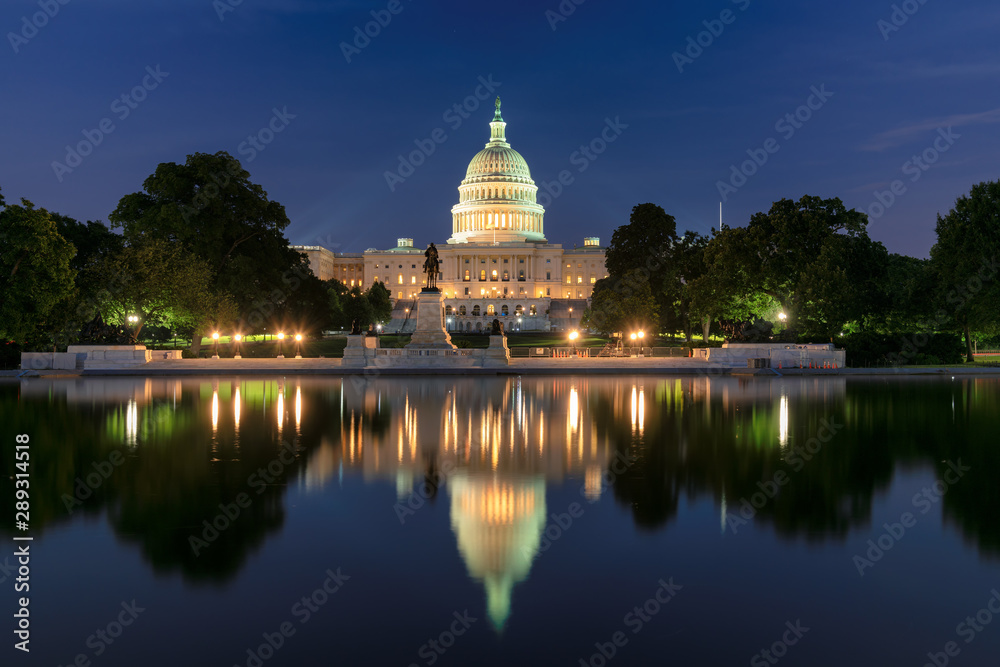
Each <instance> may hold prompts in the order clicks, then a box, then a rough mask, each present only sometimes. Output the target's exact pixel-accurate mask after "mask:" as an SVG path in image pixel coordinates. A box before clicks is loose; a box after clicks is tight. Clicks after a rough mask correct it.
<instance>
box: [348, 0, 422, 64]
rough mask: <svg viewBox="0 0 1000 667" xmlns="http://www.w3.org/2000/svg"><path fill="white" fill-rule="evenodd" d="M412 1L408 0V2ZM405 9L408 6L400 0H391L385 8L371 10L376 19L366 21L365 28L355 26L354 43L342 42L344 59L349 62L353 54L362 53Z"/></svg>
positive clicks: (373, 17)
mask: <svg viewBox="0 0 1000 667" xmlns="http://www.w3.org/2000/svg"><path fill="white" fill-rule="evenodd" d="M410 1H411V0H407V2H410ZM404 9H406V7H404V6H403V3H402V2H400V0H389V2H388V4H386V6H385V9H378V10H376V9H373V10H371V15H372V19H374V20H372V21H368V22H367V23H365V27H364V29H363V30H362V28H361V26H360V25H356V26H354V40H353V45H352V44H348V43H347V42H341V43H340V52H341V53H343V54H344V59H345V60H347V63H348V64H350V63H351V58H352V57H353V56H357V55H361V52H362V51H363V50H365V49H366V48H368V46H369V45H370V44H371V43H372V40H373V39H375V38H376V37H378V36H379V35H381V34H382V30H383V29H384V28H387V27H389V24H390V23H392V17H394V16H398V15H399V14H401V13H402V11H403V10H404Z"/></svg>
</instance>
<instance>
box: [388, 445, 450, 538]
mask: <svg viewBox="0 0 1000 667" xmlns="http://www.w3.org/2000/svg"><path fill="white" fill-rule="evenodd" d="M454 470H455V464H454V463H453V462H452V461H450V460H446V461H444V462H443V463H442V464H441V468H440V469H439V470H435V471H434V477H433V479H429V480H424V483H423V484H418V485H417V487H416V488H415V489H413V491H411V492H410V495H409V496H407V497H406V500H405V501H404V500H398V501H396V504H395V505H393V506H392V509H393V510H394V511H395V512H396V518H397V519H399V525H401V526H402V525H404V524H405V523H406V520H407V519H408V518H409V517H411V516H413V515H414V514H416V513H417V510H419V509H420V508H422V507H423V506H424V503H425V502H426V501H428V500H430V499H431V498H433V497H434V496H435V495H436V494H437V491H438V489H439V488H441V486H442V485H443V484H444V483H445V481H446V480H447V479H448V476H449V475H450V474H451V473H452V472H453V471H454Z"/></svg>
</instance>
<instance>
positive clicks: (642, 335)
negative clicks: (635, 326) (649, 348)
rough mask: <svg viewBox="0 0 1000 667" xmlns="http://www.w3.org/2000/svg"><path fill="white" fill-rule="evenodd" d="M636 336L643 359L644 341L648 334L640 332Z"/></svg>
mask: <svg viewBox="0 0 1000 667" xmlns="http://www.w3.org/2000/svg"><path fill="white" fill-rule="evenodd" d="M636 335H637V336H638V337H639V356H640V357H641V356H642V339H643V338H645V337H646V332H645V331H640V332H639V333H638V334H636Z"/></svg>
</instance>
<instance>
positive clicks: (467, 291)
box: [465, 287, 469, 296]
mask: <svg viewBox="0 0 1000 667" xmlns="http://www.w3.org/2000/svg"><path fill="white" fill-rule="evenodd" d="M465 296H469V288H468V287H466V288H465Z"/></svg>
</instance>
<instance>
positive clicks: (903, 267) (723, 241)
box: [584, 181, 1000, 361]
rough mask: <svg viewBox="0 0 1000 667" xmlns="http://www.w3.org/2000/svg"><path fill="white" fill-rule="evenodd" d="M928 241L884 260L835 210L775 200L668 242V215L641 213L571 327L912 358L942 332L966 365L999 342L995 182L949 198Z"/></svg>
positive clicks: (672, 225) (864, 227)
mask: <svg viewBox="0 0 1000 667" xmlns="http://www.w3.org/2000/svg"><path fill="white" fill-rule="evenodd" d="M936 235H937V240H936V242H935V244H934V245H933V247H932V248H930V252H929V255H930V256H929V258H926V259H924V258H917V257H909V256H906V255H900V254H895V253H889V252H888V251H887V250H886V248H885V246H883V245H882V244H881V243H879V242H877V241H873V240H872V239H871V238H870V237H869V236H868V217H867V216H866V215H865V214H864V213H861V212H859V211H856V210H853V209H851V210H848V209H847V208H846V207H845V206H844V204H843V202H842V201H841V200H840V199H837V198H833V199H821V198H819V197H814V196H805V197H802V198H801V199H799V200H798V201H793V200H791V199H782V200H780V201H777V202H775V203H774V204H773V205H772V206H771V209H770V210H769V211H767V212H766V213H764V212H760V213H755V214H754V215H753V216H751V218H750V220H749V222H748V223H747V225H746V226H745V227H728V226H722V227H721V228H720V229H712V232H711V234H710V235H709V236H704V235H701V234H698V233H695V232H692V231H686V232H684V233H683V234H678V232H677V225H676V221H675V219H674V217H673V216H671V215H669V214H667V213H666V212H665V211H664V210H663V209H662V208H661V207H660V206H657V205H655V204H649V203H647V204H640V205H637V206H635V207H634V208H633V209H632V214H631V216H630V217H629V222H628V224H625V225H622V226H620V227H618V228H617V229H616V230H615V232H614V234H613V235H612V238H611V243H610V244H609V246H608V249H607V254H606V266H607V272H608V277H607V278H605V279H603V280H599V281H598V282H597V284H596V285H595V289H594V295H593V299H592V302H591V307H590V308H589V309H588V310H587V312H586V313H585V320H584V324H585V326H589V327H591V328H593V329H595V330H597V331H601V332H603V333H608V334H610V333H613V332H628V331H634V330H637V329H640V328H644V329H645V330H646V331H652V332H660V333H666V334H680V335H682V336H683V337H684V338H686V340H687V341H688V342H691V340H692V336H693V335H694V334H695V333H696V332H697V333H700V334H701V335H702V337H703V339H704V340H705V341H707V340H708V337H709V336H710V334H711V333H712V332H713V331H714V332H715V333H717V334H719V335H722V336H723V337H725V338H727V339H729V340H738V341H760V340H773V341H791V342H801V341H805V340H809V341H812V342H830V341H833V340H835V339H837V338H838V337H840V336H843V335H846V336H854V337H855V338H859V337H864V336H868V337H871V336H883V337H886V336H888V337H892V336H897V337H898V336H900V335H903V336H904V337H905V336H910V337H913V338H914V340H916V343H913V342H912V341H910V344H909V346H908V347H909V348H912V349H913V350H914V351H916V350H918V348H920V347H921V345H920V343H921V341H922V340H924V338H926V337H927V336H928V335H932V334H936V333H947V332H950V333H954V334H957V335H958V336H961V339H962V343H963V348H964V356H965V357H966V358H967V360H968V361H972V360H973V341H974V340H984V341H988V342H992V343H994V344H995V343H996V342H998V341H997V338H996V337H997V335H998V334H1000V282H998V280H997V270H998V267H1000V181H995V182H983V183H979V184H977V185H975V186H973V188H972V190H971V192H970V193H969V194H968V195H963V196H961V197H959V199H958V200H957V201H956V203H955V206H954V207H953V208H952V209H951V210H950V211H949V212H948V213H947V214H946V215H944V216H941V215H940V214H939V215H938V217H937V225H936ZM921 337H924V338H921ZM923 345H924V346H926V345H927V343H923ZM904 347H906V346H904ZM911 356H912V355H911Z"/></svg>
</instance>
